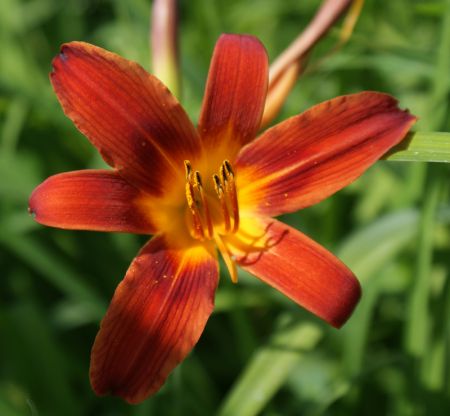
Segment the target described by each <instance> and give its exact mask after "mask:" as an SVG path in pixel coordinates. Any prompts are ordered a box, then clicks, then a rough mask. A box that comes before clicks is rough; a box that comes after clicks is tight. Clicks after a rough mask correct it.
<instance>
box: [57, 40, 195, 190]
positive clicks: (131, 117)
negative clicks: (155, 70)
mask: <svg viewBox="0 0 450 416" xmlns="http://www.w3.org/2000/svg"><path fill="white" fill-rule="evenodd" d="M50 78H51V82H52V84H53V88H54V90H55V92H56V94H57V96H58V99H59V101H60V103H61V105H62V107H63V109H64V112H65V114H66V115H67V116H68V117H69V118H70V119H71V120H72V121H73V122H74V123H75V125H76V126H77V127H78V129H79V130H80V131H81V132H82V133H83V134H84V135H85V136H86V137H87V138H88V139H89V140H90V141H91V142H92V143H93V144H94V146H96V147H97V149H98V150H99V151H100V153H101V155H102V156H103V158H104V159H105V161H106V162H107V163H108V164H109V165H110V166H112V167H115V168H116V169H117V170H118V171H119V173H120V174H121V175H122V176H124V177H125V178H126V179H127V180H129V181H130V182H131V183H133V184H134V185H136V186H138V187H139V188H142V189H144V190H145V191H147V192H148V193H150V194H153V195H161V194H163V193H165V191H167V190H168V188H170V187H171V186H172V184H171V182H172V179H173V178H178V177H179V178H180V180H181V183H183V180H184V178H183V171H182V166H183V160H185V159H194V158H195V155H197V154H198V152H199V151H200V141H199V138H198V135H197V131H196V129H195V127H194V126H193V125H192V123H191V121H190V120H189V118H188V116H187V115H186V113H185V111H184V110H183V108H182V107H181V106H180V104H179V103H178V101H177V100H176V99H175V98H174V97H173V95H172V94H171V93H170V91H169V90H168V89H167V88H166V87H165V86H164V85H163V84H162V83H161V82H160V81H159V80H158V79H157V78H155V77H153V76H152V75H150V74H148V73H147V72H146V71H145V70H144V69H143V68H142V67H141V66H140V65H138V64H137V63H135V62H132V61H128V60H126V59H124V58H122V57H120V56H118V55H116V54H113V53H111V52H108V51H106V50H104V49H102V48H99V47H96V46H93V45H89V44H87V43H83V42H71V43H67V44H65V45H63V46H62V47H61V53H60V54H59V56H57V57H56V58H55V59H54V60H53V72H52V73H51V74H50ZM180 166H181V168H180Z"/></svg>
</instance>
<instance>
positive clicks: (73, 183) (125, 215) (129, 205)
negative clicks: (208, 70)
mask: <svg viewBox="0 0 450 416" xmlns="http://www.w3.org/2000/svg"><path fill="white" fill-rule="evenodd" d="M145 198H147V199H148V196H145V195H144V194H143V193H142V192H141V191H139V190H138V189H137V188H135V187H134V186H132V185H130V184H129V183H128V182H126V181H125V180H124V179H123V178H121V177H120V176H119V175H118V174H117V173H115V172H112V171H107V170H82V171H77V172H67V173H61V174H59V175H55V176H51V177H50V178H48V179H47V180H46V181H44V182H43V183H41V184H40V185H39V186H38V187H37V188H36V189H35V190H34V191H33V193H32V195H31V197H30V203H29V211H30V213H31V214H32V215H33V216H34V218H35V220H36V221H37V222H39V223H41V224H44V225H50V226H52V227H58V228H68V229H76V230H94V231H120V232H129V233H137V234H153V233H154V232H155V227H154V225H153V224H152V221H151V218H150V217H149V213H148V209H146V207H145V206H144V204H143V202H144V201H145ZM147 204H148V202H147Z"/></svg>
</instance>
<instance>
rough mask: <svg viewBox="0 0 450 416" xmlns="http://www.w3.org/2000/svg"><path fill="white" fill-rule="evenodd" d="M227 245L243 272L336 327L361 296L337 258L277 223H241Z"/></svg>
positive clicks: (252, 221)
mask: <svg viewBox="0 0 450 416" xmlns="http://www.w3.org/2000/svg"><path fill="white" fill-rule="evenodd" d="M228 246H229V248H230V249H231V251H232V254H233V255H235V256H236V258H237V261H238V264H239V265H240V266H241V267H242V268H243V269H245V270H247V271H249V272H250V273H252V274H254V275H255V276H256V277H258V278H259V279H261V280H262V281H264V282H266V283H268V284H269V285H271V286H273V287H274V288H276V289H278V290H279V291H280V292H281V293H283V294H284V295H286V296H287V297H289V298H290V299H292V300H293V301H294V302H296V303H298V304H299V305H301V306H303V307H304V308H305V309H307V310H309V311H311V312H312V313H314V314H315V315H317V316H318V317H320V318H322V319H323V320H325V321H327V322H328V323H330V324H331V325H333V326H335V327H340V326H342V325H343V324H344V323H345V321H346V320H347V319H348V318H349V316H350V315H351V314H352V312H353V309H354V308H355V306H356V304H357V303H358V301H359V298H360V296H361V288H360V285H359V282H358V281H357V280H356V278H355V276H354V275H353V273H352V272H351V271H350V270H349V269H348V268H347V267H346V266H345V265H344V264H343V263H342V262H341V261H340V260H339V259H338V258H336V257H335V256H334V255H333V254H331V253H330V252H329V251H327V250H326V249H325V248H323V247H322V246H321V245H320V244H318V243H316V242H315V241H313V240H311V239H310V238H309V237H307V236H306V235H304V234H302V233H301V232H300V231H298V230H296V229H294V228H292V227H289V226H288V225H285V224H283V223H281V222H279V221H277V220H274V219H270V218H257V217H253V218H252V219H243V221H242V227H241V230H240V231H239V233H238V234H237V235H236V236H234V237H232V238H229V239H228Z"/></svg>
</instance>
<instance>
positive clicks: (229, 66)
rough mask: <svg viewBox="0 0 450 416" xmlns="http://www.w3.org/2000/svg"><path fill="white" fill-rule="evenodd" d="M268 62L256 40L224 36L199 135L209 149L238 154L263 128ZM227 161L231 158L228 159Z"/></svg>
mask: <svg viewBox="0 0 450 416" xmlns="http://www.w3.org/2000/svg"><path fill="white" fill-rule="evenodd" d="M267 82H268V59H267V53H266V50H265V49H264V46H263V45H262V44H261V42H260V41H259V40H258V39H256V38H255V37H253V36H238V35H222V36H221V37H220V38H219V40H218V41H217V43H216V47H215V49H214V54H213V57H212V60H211V67H210V69H209V74H208V81H207V84H206V92H205V97H204V98H203V104H202V110H201V115H200V121H199V127H198V128H199V132H200V135H201V136H202V138H203V141H204V142H205V144H206V146H207V147H208V148H217V146H218V145H222V147H223V149H226V150H230V147H231V148H232V149H233V151H237V150H238V149H239V148H240V147H241V146H243V145H244V144H245V143H247V142H249V141H250V140H253V139H254V138H255V136H256V133H257V131H258V129H259V127H260V123H261V117H262V113H263V110H264V102H265V99H266V93H267ZM226 157H228V158H231V156H229V155H227V156H226Z"/></svg>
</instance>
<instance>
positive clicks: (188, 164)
mask: <svg viewBox="0 0 450 416" xmlns="http://www.w3.org/2000/svg"><path fill="white" fill-rule="evenodd" d="M184 170H185V172H186V180H187V181H189V180H190V178H191V172H192V166H191V162H189V160H185V161H184Z"/></svg>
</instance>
